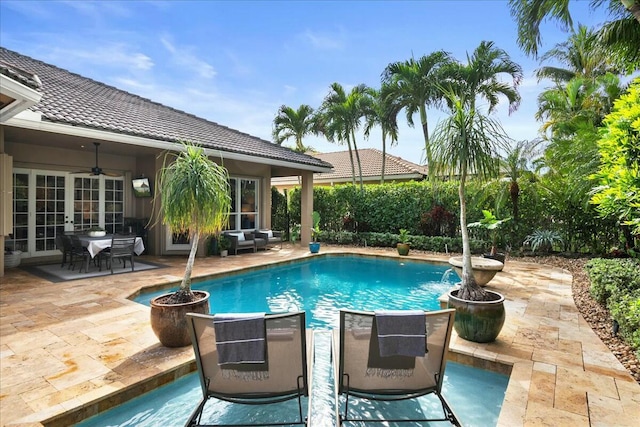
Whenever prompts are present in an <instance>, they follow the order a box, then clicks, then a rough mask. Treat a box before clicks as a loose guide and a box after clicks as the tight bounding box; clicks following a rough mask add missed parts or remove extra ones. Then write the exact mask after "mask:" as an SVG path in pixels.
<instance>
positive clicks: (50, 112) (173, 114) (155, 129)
mask: <svg viewBox="0 0 640 427" xmlns="http://www.w3.org/2000/svg"><path fill="white" fill-rule="evenodd" d="M0 61H1V62H2V64H3V65H2V70H3V71H2V72H3V73H4V72H7V73H16V71H15V70H24V72H23V73H26V75H32V76H33V77H35V78H34V79H33V80H34V81H37V80H36V79H37V78H39V79H40V81H41V86H40V87H39V90H40V91H41V92H42V94H43V96H42V99H41V101H40V102H39V103H38V104H36V105H34V106H33V107H31V110H33V111H36V112H39V113H40V114H41V115H42V120H43V121H49V122H55V123H62V124H68V125H72V126H81V127H86V128H91V129H96V130H101V131H107V132H114V133H119V134H126V135H132V136H139V137H143V138H150V139H154V140H160V141H170V142H178V141H183V140H188V141H190V142H193V143H196V144H200V145H202V146H204V147H207V148H211V149H215V150H220V151H227V152H233V153H240V154H246V155H251V156H257V157H264V158H270V159H278V160H284V161H288V162H293V163H298V164H305V165H311V166H316V167H321V168H330V167H331V165H330V164H327V163H325V162H323V161H322V160H319V159H317V158H315V157H313V156H309V155H306V154H301V153H296V152H294V151H293V150H290V149H288V148H286V147H282V146H279V145H276V144H273V143H271V142H270V141H267V140H264V139H261V138H258V137H255V136H252V135H249V134H246V133H243V132H240V131H237V130H234V129H230V128H228V127H226V126H222V125H219V124H217V123H214V122H211V121H209V120H205V119H203V118H200V117H197V116H194V115H192V114H188V113H186V112H184V111H180V110H176V109H174V108H170V107H167V106H165V105H162V104H159V103H156V102H153V101H151V100H149V99H146V98H142V97H140V96H137V95H133V94H131V93H129V92H126V91H123V90H120V89H117V88H115V87H113V86H108V85H106V84H104V83H100V82H97V81H95V80H91V79H89V78H86V77H82V76H80V75H78V74H75V73H71V72H69V71H67V70H63V69H61V68H58V67H56V66H54V65H50V64H46V63H44V62H42V61H39V60H36V59H33V58H30V57H28V56H24V55H21V54H19V53H17V52H13V51H11V50H8V49H5V48H2V47H0ZM18 75H20V74H18ZM23 77H24V75H23ZM14 78H16V77H14ZM28 80H29V79H27V82H28ZM27 82H25V84H27Z"/></svg>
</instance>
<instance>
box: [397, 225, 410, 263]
mask: <svg viewBox="0 0 640 427" xmlns="http://www.w3.org/2000/svg"><path fill="white" fill-rule="evenodd" d="M398 240H399V242H398V244H397V245H396V249H397V250H398V255H402V256H407V255H409V232H408V231H407V229H405V228H401V229H400V235H399V237H398Z"/></svg>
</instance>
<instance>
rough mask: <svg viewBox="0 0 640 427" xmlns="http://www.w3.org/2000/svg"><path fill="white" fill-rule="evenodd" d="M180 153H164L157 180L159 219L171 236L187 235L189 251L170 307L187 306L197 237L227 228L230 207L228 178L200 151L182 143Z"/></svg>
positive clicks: (223, 170) (200, 149) (196, 147)
mask: <svg viewBox="0 0 640 427" xmlns="http://www.w3.org/2000/svg"><path fill="white" fill-rule="evenodd" d="M182 148H183V151H180V152H179V153H177V154H176V153H167V154H165V157H164V163H163V167H162V169H161V170H160V171H159V172H158V177H157V180H156V181H157V185H156V186H157V188H156V191H157V194H158V195H159V196H160V202H161V206H160V210H159V215H161V216H162V222H163V224H166V225H168V226H169V228H170V230H171V231H172V232H173V233H189V236H190V242H191V250H190V252H189V258H188V260H187V266H186V268H185V272H184V277H183V278H182V283H181V284H180V289H179V290H178V292H176V293H175V294H173V295H172V297H171V300H170V301H168V303H170V304H176V303H185V302H191V301H193V300H194V296H193V293H192V292H191V272H192V271H193V264H194V262H195V257H196V252H197V250H198V241H199V239H200V236H201V235H205V234H217V233H219V232H220V231H221V230H222V229H223V228H224V227H225V226H226V224H227V221H228V218H229V211H230V207H231V196H230V189H229V174H228V172H227V170H226V169H225V168H224V167H222V166H219V165H217V164H216V163H214V162H213V161H211V160H210V159H209V158H208V157H207V155H206V154H205V152H204V149H203V148H201V147H199V146H197V145H194V144H191V143H184V144H183V147H182Z"/></svg>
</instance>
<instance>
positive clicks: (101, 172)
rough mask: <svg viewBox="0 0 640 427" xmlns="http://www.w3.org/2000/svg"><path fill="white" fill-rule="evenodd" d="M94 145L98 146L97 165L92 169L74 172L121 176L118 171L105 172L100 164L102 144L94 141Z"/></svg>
mask: <svg viewBox="0 0 640 427" xmlns="http://www.w3.org/2000/svg"><path fill="white" fill-rule="evenodd" d="M93 145H95V146H96V165H95V166H94V167H92V168H91V170H84V171H77V172H74V173H90V174H91V175H107V176H121V174H117V173H109V172H104V171H103V170H102V168H101V167H99V166H98V147H99V146H100V143H99V142H94V143H93Z"/></svg>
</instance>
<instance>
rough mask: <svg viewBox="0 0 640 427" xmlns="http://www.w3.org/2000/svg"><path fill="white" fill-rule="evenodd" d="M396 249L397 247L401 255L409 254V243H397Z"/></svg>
mask: <svg viewBox="0 0 640 427" xmlns="http://www.w3.org/2000/svg"><path fill="white" fill-rule="evenodd" d="M396 249H398V255H402V256H407V255H409V244H408V243H398V244H397V245H396Z"/></svg>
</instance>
